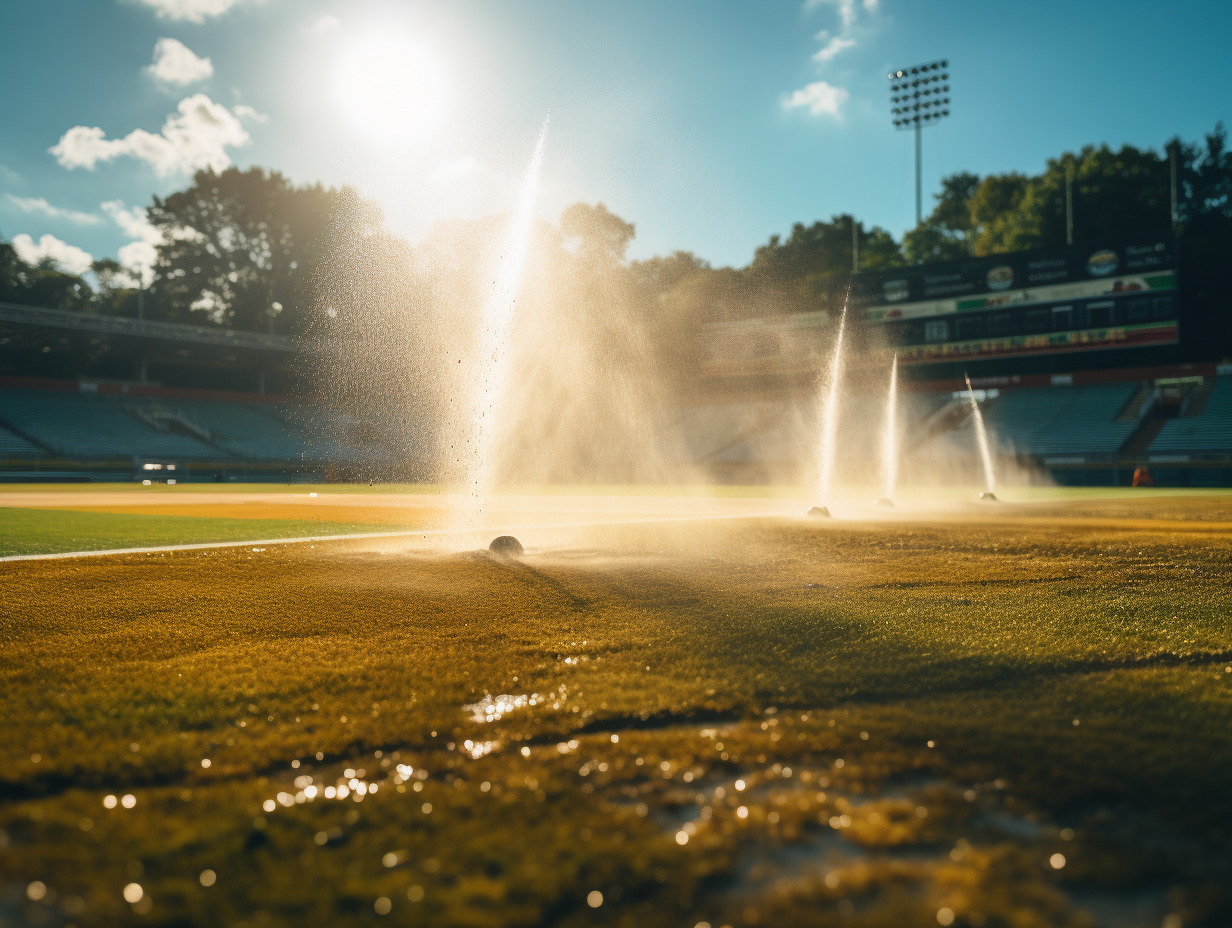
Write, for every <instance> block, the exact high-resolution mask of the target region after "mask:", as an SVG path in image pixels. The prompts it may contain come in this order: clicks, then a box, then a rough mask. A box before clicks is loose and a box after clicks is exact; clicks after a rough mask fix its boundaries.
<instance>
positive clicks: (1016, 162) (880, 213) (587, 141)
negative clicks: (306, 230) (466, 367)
mask: <svg viewBox="0 0 1232 928" xmlns="http://www.w3.org/2000/svg"><path fill="white" fill-rule="evenodd" d="M1230 38H1232V4H1229V3H1226V2H1217V0H1182V2H1176V3H1172V4H1161V3H1158V2H1155V3H1137V2H1124V0H1122V2H1104V0H1080V2H1075V0H1069V2H1052V0H1041V2H1034V3H1008V2H990V0H978V2H977V0H964V2H944V0H934V2H927V3H926V2H921V0H910V2H909V0H791V2H787V0H747V2H736V0H653V2H652V0H625V2H621V3H605V2H593V0H569V2H566V0H401V2H392V0H346V2H342V0H37V2H33V0H31V2H24V0H3V3H0V77H2V79H3V85H4V87H5V88H6V90H5V93H4V94H3V95H0V235H3V237H4V238H6V239H11V240H13V241H15V242H17V241H19V240H20V241H21V243H22V245H23V247H24V249H25V250H26V251H27V253H45V254H52V255H54V256H57V257H59V258H61V260H62V261H63V262H64V263H65V264H66V266H68V265H72V264H74V263H78V264H79V263H81V262H82V261H83V260H84V257H83V255H82V253H85V254H88V255H91V256H94V257H104V256H111V257H114V256H116V255H119V256H120V257H121V259H122V260H124V261H126V262H128V263H130V264H137V265H139V264H140V263H142V262H143V261H146V260H148V258H149V253H150V248H151V247H152V245H153V243H154V238H153V236H152V233H151V231H150V230H149V229H148V228H147V227H146V226H145V224H144V222H143V214H142V212H141V210H140V207H142V206H144V205H146V204H148V203H149V199H150V196H151V195H152V194H159V195H165V194H167V193H169V192H171V191H174V190H176V189H180V188H182V187H183V186H185V185H186V184H187V183H188V181H189V179H190V177H191V172H192V170H193V169H194V168H196V167H199V166H202V165H205V164H214V165H217V166H219V167H221V166H225V165H226V164H229V163H233V164H237V165H239V166H241V167H244V166H248V165H253V164H257V165H263V166H270V167H275V168H277V169H279V170H281V171H283V172H284V173H286V174H287V175H289V176H290V177H292V178H293V179H295V180H296V181H315V180H321V181H323V182H325V183H328V184H340V183H344V182H349V183H356V184H358V185H359V187H360V188H361V189H362V190H364V191H365V192H366V193H368V194H369V195H371V196H373V197H374V198H376V199H377V200H379V201H380V202H381V203H382V204H383V205H384V206H385V208H386V212H387V216H388V220H389V223H390V225H391V226H393V227H394V228H395V229H397V230H399V231H400V232H402V233H403V234H406V235H407V236H409V237H410V238H412V239H417V238H419V237H421V236H423V235H424V234H426V232H427V231H428V230H430V229H431V227H432V226H433V225H434V224H435V223H436V222H438V221H440V220H442V219H445V218H451V217H455V216H458V217H475V216H482V215H488V214H491V213H497V212H501V211H504V210H505V209H507V208H508V206H509V205H510V202H511V199H512V196H513V192H514V190H515V189H516V187H517V181H518V178H519V176H520V174H521V172H522V170H523V168H524V165H525V163H526V161H527V159H528V158H529V156H530V153H531V150H532V148H533V145H534V140H535V136H536V133H537V131H538V128H539V126H540V124H541V123H542V121H543V119H544V117H545V115H547V114H548V113H549V112H550V114H551V127H550V133H549V137H548V149H547V160H546V162H545V168H544V186H543V193H542V196H541V203H540V212H541V213H542V214H543V215H544V216H546V217H548V218H553V219H554V218H555V217H556V216H558V215H559V212H560V210H561V209H562V208H563V207H564V206H566V205H568V204H569V203H572V202H576V201H578V200H586V201H589V202H595V201H602V202H604V203H606V204H607V205H608V207H609V208H611V209H612V210H613V211H615V212H616V213H618V214H620V215H621V216H623V217H624V218H626V219H628V220H630V221H632V222H634V223H635V224H636V226H637V239H636V241H635V242H634V245H633V248H632V249H631V254H632V255H633V256H634V257H646V256H649V255H652V254H662V253H667V252H670V251H672V250H675V249H686V250H690V251H694V252H696V253H697V254H699V255H701V256H702V257H704V258H706V259H708V260H710V261H712V262H713V263H715V264H731V265H735V266H741V265H744V264H746V263H747V262H748V261H749V260H750V259H751V257H752V254H753V250H754V248H756V246H757V245H759V244H761V243H763V242H765V241H766V239H767V238H768V237H769V236H770V235H771V234H773V233H776V232H779V233H783V232H787V231H789V230H790V228H791V225H792V223H794V222H798V221H803V222H811V221H813V220H815V219H819V218H826V217H829V216H830V215H833V214H837V213H841V212H854V213H855V214H856V215H857V216H859V217H860V218H861V219H863V220H864V221H865V222H866V223H876V224H879V225H882V226H884V227H886V228H888V229H890V230H891V231H893V232H894V233H895V234H899V233H901V232H902V231H903V230H904V229H906V228H908V227H909V226H910V225H911V224H912V223H913V221H914V186H913V185H914V180H913V150H912V140H911V136H910V134H909V133H905V132H896V131H895V130H894V129H893V127H892V126H891V125H890V118H889V115H888V109H889V102H888V97H889V93H888V90H887V86H886V85H887V81H886V73H887V71H888V70H890V68H892V67H899V66H903V65H910V64H915V63H920V62H923V61H928V60H931V59H934V58H947V59H948V60H949V61H950V68H951V72H952V80H951V84H952V94H951V96H952V97H953V101H954V102H953V115H952V116H951V117H950V119H948V120H946V121H945V122H943V123H941V124H940V125H938V126H935V127H931V128H929V129H927V130H926V131H925V135H924V188H925V198H926V200H925V209H926V210H927V209H928V200H929V198H930V195H931V192H932V191H934V190H935V189H936V186H937V181H938V179H939V178H940V177H942V176H943V175H945V174H948V173H953V172H955V171H959V170H971V171H975V172H977V173H981V174H982V173H988V172H999V171H1009V170H1018V171H1025V172H1036V171H1039V170H1040V169H1041V168H1042V167H1043V165H1044V162H1045V160H1046V159H1047V158H1048V157H1050V156H1052V155H1055V154H1057V153H1058V152H1060V151H1062V150H1065V149H1069V148H1077V147H1079V146H1081V145H1083V144H1086V143H1104V142H1106V143H1108V144H1110V145H1113V146H1119V145H1121V144H1123V143H1126V142H1128V143H1132V144H1135V145H1140V146H1152V147H1156V148H1158V147H1159V146H1161V145H1162V143H1163V142H1164V140H1165V139H1167V138H1169V137H1171V136H1173V135H1178V134H1179V135H1180V136H1181V137H1183V138H1186V139H1190V140H1196V139H1198V138H1200V137H1201V135H1202V134H1204V133H1206V132H1208V131H1210V129H1211V128H1212V127H1213V126H1214V125H1215V123H1216V122H1217V121H1219V120H1223V121H1225V122H1228V123H1232V94H1229V93H1228V88H1230V87H1232V56H1230V55H1229V54H1228V52H1227V45H1228V42H1229V39H1230ZM168 40H170V41H168ZM823 50H824V53H823ZM206 59H208V63H207V61H206ZM793 99H795V100H797V101H799V105H795V106H793V105H791V103H792V101H793ZM53 150H54V152H53Z"/></svg>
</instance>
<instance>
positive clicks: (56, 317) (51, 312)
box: [0, 303, 299, 354]
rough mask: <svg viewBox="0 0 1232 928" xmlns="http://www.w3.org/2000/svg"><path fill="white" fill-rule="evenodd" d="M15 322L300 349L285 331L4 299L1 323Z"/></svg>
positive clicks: (251, 347) (268, 348)
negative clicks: (76, 309)
mask: <svg viewBox="0 0 1232 928" xmlns="http://www.w3.org/2000/svg"><path fill="white" fill-rule="evenodd" d="M13 324H16V325H23V326H38V327H43V328H52V329H68V330H72V331H77V332H94V333H99V334H105V335H126V336H131V337H133V338H145V339H151V340H159V341H176V342H194V343H197V344H203V345H226V346H228V347H234V348H244V349H247V350H250V351H273V352H282V353H286V354H294V353H295V352H297V351H298V350H299V346H298V345H297V344H296V343H295V340H294V339H291V338H287V337H286V336H285V335H265V334H262V333H259V332H240V331H236V330H235V329H223V328H216V327H213V326H199V325H184V324H182V323H178V322H153V321H150V320H146V319H128V318H125V317H123V316H94V315H89V314H86V313H75V312H70V311H68V310H65V309H48V308H46V307H40V306H20V305H18V304H15V303H0V325H3V326H6V327H7V326H8V325H13Z"/></svg>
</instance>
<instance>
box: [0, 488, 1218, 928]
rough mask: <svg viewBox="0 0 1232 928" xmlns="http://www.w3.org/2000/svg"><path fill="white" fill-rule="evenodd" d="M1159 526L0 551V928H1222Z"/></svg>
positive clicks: (1201, 541)
mask: <svg viewBox="0 0 1232 928" xmlns="http://www.w3.org/2000/svg"><path fill="white" fill-rule="evenodd" d="M1175 505H1176V504H1174V503H1172V502H1169V501H1161V502H1159V503H1148V502H1143V503H1141V504H1140V507H1139V508H1140V510H1142V511H1139V512H1137V513H1135V515H1136V516H1138V518H1136V519H1135V520H1133V521H1132V523H1130V522H1126V524H1125V525H1122V526H1118V525H1117V524H1116V521H1115V518H1113V519H1112V520H1107V519H1106V520H1104V521H1103V522H1101V523H1099V524H1092V523H1089V522H1086V521H1081V520H1071V521H1066V520H1061V521H1058V522H1057V524H1055V525H1041V524H1040V522H1039V520H1037V519H1033V518H1019V517H1018V515H1016V514H1014V513H1010V512H1008V511H1007V515H1006V516H1005V517H1004V518H1003V519H1001V520H999V521H996V520H993V521H989V520H982V521H980V522H979V523H976V524H971V525H961V524H957V523H935V524H928V523H913V524H910V525H897V526H894V525H881V526H877V525H862V524H855V523H850V524H843V523H833V524H817V523H806V522H782V521H768V520H766V521H756V522H754V521H750V522H744V523H704V524H700V525H684V524H675V525H660V526H618V527H609V528H605V529H603V530H602V531H601V533H596V534H595V535H594V537H593V538H591V539H590V546H589V547H588V548H587V549H586V550H580V549H573V550H564V551H555V552H549V551H540V552H536V551H535V549H534V547H533V543H534V542H533V539H529V538H524V539H523V540H524V541H529V542H531V544H532V547H531V550H530V554H529V555H528V557H527V558H526V559H525V561H524V562H521V563H518V562H505V561H499V560H494V559H491V558H489V557H487V556H486V555H480V554H458V555H449V556H444V555H441V556H436V555H428V554H420V553H415V552H413V551H404V552H401V553H389V552H387V553H384V554H382V553H380V552H379V551H377V550H375V549H373V548H371V547H367V546H364V545H362V544H360V543H354V542H336V543H330V544H328V545H320V546H317V547H316V548H315V549H310V548H306V547H296V548H281V547H279V548H270V549H269V550H267V551H264V552H252V551H249V550H245V549H238V550H218V551H193V552H180V553H175V554H155V555H127V556H117V557H112V558H106V559H98V560H81V561H62V562H39V563H26V564H7V565H0V645H2V647H0V712H3V713H4V718H5V720H6V724H5V725H4V726H3V728H0V760H2V761H3V763H0V924H13V925H17V924H22V925H26V924H30V925H39V924H48V925H58V924H66V923H72V924H77V925H111V924H117V923H123V922H126V921H130V920H131V921H138V922H141V923H149V924H176V925H184V924H187V925H217V924H241V923H245V924H250V925H292V924H367V923H381V922H384V923H390V924H451V925H476V926H479V925H499V924H504V925H539V924H552V925H575V924H577V925H580V924H613V925H626V924H627V925H638V926H639V928H640V926H644V925H651V926H653V925H686V926H693V925H696V924H698V923H701V922H706V923H709V924H711V925H713V926H715V928H717V926H719V925H725V924H727V925H733V926H737V925H796V924H799V925H827V924H835V925H862V926H869V928H872V926H891V925H893V926H898V925H935V924H939V923H941V924H954V925H972V926H978V925H988V926H992V925H1015V926H1034V925H1039V926H1045V925H1049V926H1051V925H1074V926H1085V925H1143V926H1147V925H1150V926H1152V928H1154V926H1159V925H1161V924H1166V925H1168V926H1169V928H1171V926H1176V925H1186V926H1192V925H1204V924H1205V925H1219V924H1224V923H1226V921H1227V919H1228V916H1229V913H1230V912H1232V897H1230V896H1229V894H1228V891H1227V889H1226V887H1227V886H1229V885H1232V859H1230V855H1229V852H1228V848H1227V840H1226V835H1227V834H1228V833H1229V829H1232V799H1230V798H1229V794H1228V790H1227V771H1228V770H1229V769H1232V739H1229V737H1228V734H1227V732H1228V730H1229V723H1232V669H1230V668H1232V632H1230V631H1229V613H1230V609H1229V607H1230V606H1232V594H1230V593H1229V591H1228V584H1227V577H1228V576H1229V573H1230V569H1232V545H1229V541H1232V527H1230V528H1229V529H1228V530H1226V531H1225V530H1221V529H1219V528H1218V527H1214V528H1212V527H1211V526H1212V524H1215V525H1218V524H1219V523H1221V522H1226V521H1227V519H1228V516H1229V510H1232V504H1230V503H1229V501H1228V500H1227V498H1226V496H1225V497H1222V498H1219V497H1210V498H1206V499H1196V498H1192V497H1191V498H1189V501H1188V503H1187V505H1188V506H1190V507H1191V508H1192V509H1193V510H1194V511H1192V512H1178V511H1175V510H1174V509H1173V508H1170V507H1173V506H1175ZM1152 507H1158V508H1157V510H1156V509H1152ZM1199 522H1200V523H1201V524H1200V525H1199V524H1198V523H1199ZM382 547H385V548H386V549H388V548H389V545H388V544H384V545H383V546H382ZM501 694H508V695H510V696H519V695H529V694H539V697H540V698H538V699H536V700H535V704H534V705H529V704H525V705H516V706H515V707H513V708H509V709H508V710H507V711H503V712H501V713H500V714H499V717H496V715H497V714H498V713H495V712H494V713H493V720H492V721H479V720H477V719H476V717H475V713H474V710H472V709H468V708H466V707H468V706H470V705H472V704H475V703H477V702H479V701H480V700H482V699H483V698H484V697H485V696H493V697H496V696H499V695H501ZM507 702H513V703H516V702H517V701H516V700H510V701H507ZM528 702H529V701H528ZM493 704H495V705H496V706H497V707H498V709H499V708H500V707H501V705H502V703H501V701H500V700H494V701H489V702H488V703H487V705H493ZM480 716H481V717H483V714H482V712H481V713H480ZM468 742H470V743H469V744H468ZM205 762H208V765H206V763H205ZM361 786H362V787H363V788H362V790H361V789H360V787H361ZM373 786H375V787H376V789H375V790H374V789H373ZM327 790H329V791H332V795H330V796H329V798H326V793H327ZM343 791H345V792H344V793H343ZM126 796H131V797H132V800H131V802H132V806H131V808H129V807H126V806H125V797H126ZM107 797H113V799H112V800H108V798H107ZM340 797H341V798H340ZM109 806H110V807H109ZM1057 855H1060V856H1059V857H1058V856H1057ZM206 871H209V875H207V876H206V877H205V881H206V882H210V883H211V885H209V886H205V885H203V883H202V875H203V874H205V873H206ZM211 877H212V881H211ZM128 884H137V885H138V886H140V898H138V899H137V901H136V902H132V901H126V900H125V897H124V889H125V887H126V886H127V885H128ZM133 892H134V891H133V890H130V894H131V893H133ZM31 897H38V898H37V899H35V898H31ZM1166 919H1167V921H1165V920H1166Z"/></svg>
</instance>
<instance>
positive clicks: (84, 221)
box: [5, 193, 102, 226]
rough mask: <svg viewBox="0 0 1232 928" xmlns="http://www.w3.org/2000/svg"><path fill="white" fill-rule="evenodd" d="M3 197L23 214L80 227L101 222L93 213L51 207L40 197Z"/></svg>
mask: <svg viewBox="0 0 1232 928" xmlns="http://www.w3.org/2000/svg"><path fill="white" fill-rule="evenodd" d="M5 197H6V198H7V199H8V200H9V202H10V203H12V204H13V205H14V206H16V207H17V208H18V209H19V210H21V211H22V212H23V213H37V214H38V215H41V216H46V217H48V218H49V219H67V220H68V221H69V222H75V223H77V225H81V226H92V225H96V224H97V223H100V222H102V219H100V218H99V217H98V216H96V215H94V214H93V213H82V212H79V211H78V210H75V209H65V208H64V207H62V206H52V205H51V204H50V203H48V202H47V201H46V200H45V199H43V198H42V197H15V196H13V194H11V193H6V194H5Z"/></svg>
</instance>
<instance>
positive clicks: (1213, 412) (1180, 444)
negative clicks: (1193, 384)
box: [1150, 376, 1232, 453]
mask: <svg viewBox="0 0 1232 928" xmlns="http://www.w3.org/2000/svg"><path fill="white" fill-rule="evenodd" d="M1150 450H1151V451H1152V452H1156V451H1162V452H1182V451H1187V452H1198V453H1202V452H1213V451H1222V452H1232V377H1227V376H1225V377H1217V378H1216V379H1215V386H1214V389H1213V390H1212V391H1211V395H1210V396H1209V397H1208V398H1207V402H1206V407H1205V408H1204V409H1203V410H1202V412H1200V413H1198V414H1197V415H1192V416H1181V417H1180V418H1177V419H1169V420H1168V421H1167V422H1166V423H1164V427H1163V429H1162V430H1161V431H1160V433H1159V435H1157V436H1156V437H1155V441H1153V442H1152V443H1151V449H1150Z"/></svg>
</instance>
